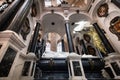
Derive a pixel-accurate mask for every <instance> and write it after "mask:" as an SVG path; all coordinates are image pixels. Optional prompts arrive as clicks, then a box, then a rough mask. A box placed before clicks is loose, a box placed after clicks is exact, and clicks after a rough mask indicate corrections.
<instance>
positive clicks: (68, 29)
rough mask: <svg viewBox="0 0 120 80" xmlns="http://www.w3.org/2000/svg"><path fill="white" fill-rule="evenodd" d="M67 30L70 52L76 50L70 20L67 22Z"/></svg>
mask: <svg viewBox="0 0 120 80" xmlns="http://www.w3.org/2000/svg"><path fill="white" fill-rule="evenodd" d="M65 30H66V35H67V41H68V47H69V52H70V53H71V52H75V51H74V46H73V41H72V36H71V32H70V25H69V23H68V22H66V23H65Z"/></svg>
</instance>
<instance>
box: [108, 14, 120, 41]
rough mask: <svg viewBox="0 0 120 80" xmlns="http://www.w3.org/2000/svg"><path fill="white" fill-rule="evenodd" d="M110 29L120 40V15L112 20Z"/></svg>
mask: <svg viewBox="0 0 120 80" xmlns="http://www.w3.org/2000/svg"><path fill="white" fill-rule="evenodd" d="M109 30H110V32H112V33H113V34H115V35H116V36H117V37H118V40H120V16H117V17H115V18H114V19H112V20H111V22H110V27H109Z"/></svg>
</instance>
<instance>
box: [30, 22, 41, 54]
mask: <svg viewBox="0 0 120 80" xmlns="http://www.w3.org/2000/svg"><path fill="white" fill-rule="evenodd" d="M39 30H40V23H37V24H36V27H35V30H34V34H33V37H32V41H31V44H30V46H29V50H28V51H29V52H33V53H35V51H36V45H37V38H38V35H39Z"/></svg>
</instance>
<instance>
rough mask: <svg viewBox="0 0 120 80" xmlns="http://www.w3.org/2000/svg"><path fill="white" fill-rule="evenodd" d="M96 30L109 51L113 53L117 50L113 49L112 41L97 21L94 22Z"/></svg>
mask: <svg viewBox="0 0 120 80" xmlns="http://www.w3.org/2000/svg"><path fill="white" fill-rule="evenodd" d="M93 26H94V28H95V30H96V32H97V33H98V35H99V37H100V39H101V40H102V42H103V44H104V46H105V48H106V51H107V53H113V52H115V50H114V49H113V47H112V46H111V44H110V42H109V41H108V39H107V38H106V36H105V35H104V33H103V31H102V30H101V29H100V27H99V25H98V24H97V23H94V24H93Z"/></svg>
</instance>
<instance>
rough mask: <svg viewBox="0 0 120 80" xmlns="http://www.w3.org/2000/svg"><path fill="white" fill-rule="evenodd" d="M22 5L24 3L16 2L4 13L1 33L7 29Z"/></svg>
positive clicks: (2, 14) (0, 25) (1, 16)
mask: <svg viewBox="0 0 120 80" xmlns="http://www.w3.org/2000/svg"><path fill="white" fill-rule="evenodd" d="M22 4H23V1H21V0H15V1H13V2H12V3H11V4H10V5H9V6H8V8H7V9H6V10H5V11H4V12H3V13H1V14H0V31H3V30H5V29H7V27H8V25H9V24H10V21H11V20H12V19H13V18H14V16H15V14H16V12H17V11H18V10H19V8H20V7H21V5H22Z"/></svg>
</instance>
